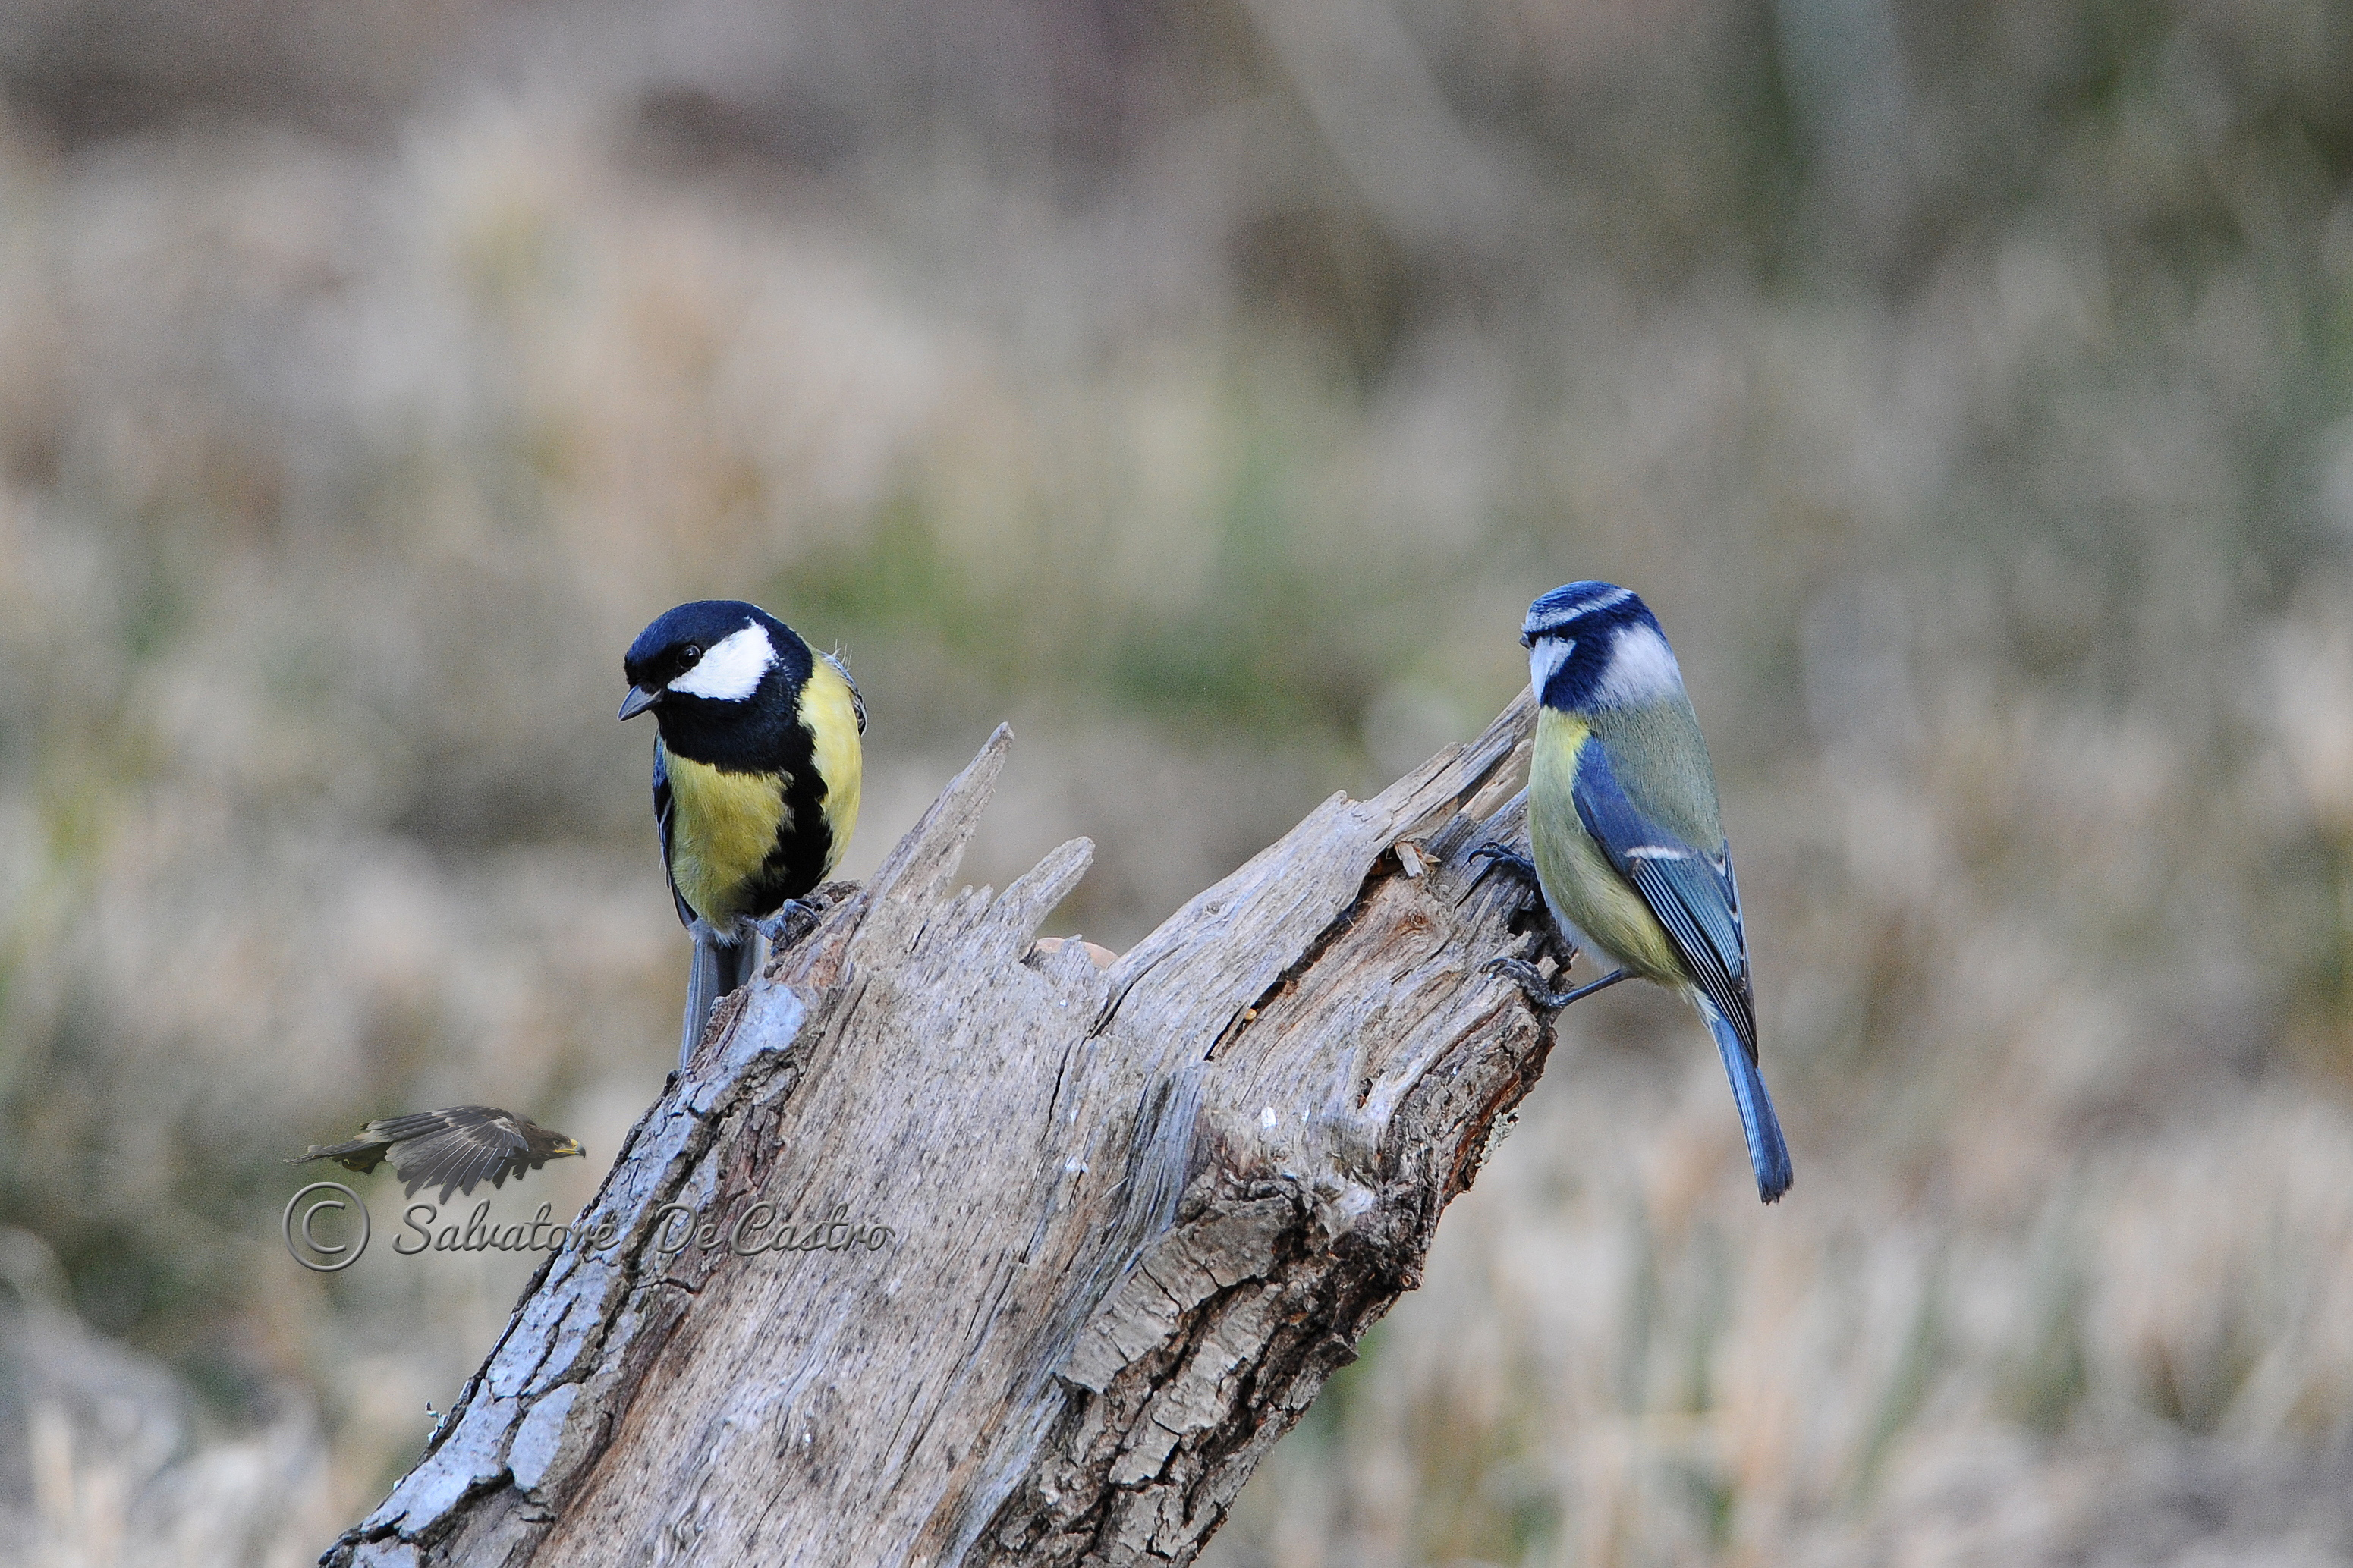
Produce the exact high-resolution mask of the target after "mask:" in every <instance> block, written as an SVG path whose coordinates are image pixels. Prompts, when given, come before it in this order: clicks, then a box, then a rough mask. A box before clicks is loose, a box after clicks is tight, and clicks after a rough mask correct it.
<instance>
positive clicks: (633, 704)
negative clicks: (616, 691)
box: [621, 686, 664, 719]
mask: <svg viewBox="0 0 2353 1568" xmlns="http://www.w3.org/2000/svg"><path fill="white" fill-rule="evenodd" d="M663 695H664V693H663V691H662V689H661V688H660V687H659V686H633V687H631V688H630V689H629V694H628V696H627V697H624V698H622V699H621V717H622V718H624V719H634V718H636V717H637V716H638V714H640V713H642V712H644V711H645V710H647V709H649V708H650V707H652V706H653V705H654V704H655V703H657V702H659V701H660V700H662V697H663Z"/></svg>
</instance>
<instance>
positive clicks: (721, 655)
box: [670, 621, 776, 702]
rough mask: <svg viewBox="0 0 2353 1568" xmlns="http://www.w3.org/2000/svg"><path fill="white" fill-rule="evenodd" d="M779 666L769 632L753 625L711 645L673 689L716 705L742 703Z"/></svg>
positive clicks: (755, 624)
mask: <svg viewBox="0 0 2353 1568" xmlns="http://www.w3.org/2000/svg"><path fill="white" fill-rule="evenodd" d="M775 664H776V645H775V644H774V643H772V642H770V641H769V640H768V633H767V629H766V628H765V627H764V626H761V625H760V623H759V622H757V621H754V622H753V623H752V624H751V625H750V626H745V627H744V629H743V630H742V631H740V632H733V633H730V634H729V635H728V636H726V637H722V638H721V639H720V640H719V641H717V642H715V643H713V644H712V645H711V647H710V648H709V649H708V650H707V651H706V652H705V653H704V654H703V656H702V660H701V661H700V662H699V663H697V664H696V665H695V667H694V668H692V669H690V670H688V671H687V672H686V673H685V674H684V675H681V676H680V677H679V678H678V679H676V680H673V681H671V682H670V689H671V690H672V691H677V692H682V693H684V694H685V695H686V696H689V697H708V698H710V699H711V700H712V701H714V702H741V701H743V700H744V699H745V698H746V697H749V696H751V695H752V693H753V692H754V691H756V690H758V689H759V686H760V678H761V677H762V676H764V675H765V674H767V673H768V670H769V669H770V668H771V667H773V666H774V665H775Z"/></svg>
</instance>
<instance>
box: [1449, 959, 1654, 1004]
mask: <svg viewBox="0 0 2353 1568" xmlns="http://www.w3.org/2000/svg"><path fill="white" fill-rule="evenodd" d="M1480 967H1481V968H1482V969H1483V970H1485V971H1486V972H1487V973H1490V974H1500V975H1502V976H1504V978H1505V979H1507V980H1509V981H1511V982H1512V983H1513V984H1515V985H1517V986H1518V987H1519V988H1520V991H1521V994H1523V995H1525V996H1526V997H1527V999H1528V1005H1529V1006H1530V1007H1532V1008H1534V1009H1535V1011H1537V1012H1538V1013H1541V1014H1543V1015H1545V1016H1546V1017H1550V1016H1552V1015H1553V1014H1555V1013H1557V1012H1559V1011H1560V1010H1561V1009H1562V1008H1564V1007H1566V1006H1567V1005H1569V1004H1570V1003H1572V1002H1575V1001H1577V1000H1580V999H1581V998H1583V997H1587V996H1590V995H1592V994H1594V993H1595V992H1596V991H1602V990H1607V989H1608V988H1609V987H1610V986H1612V985H1615V984H1618V983H1619V982H1620V980H1623V979H1625V978H1626V971H1624V970H1622V969H1613V970H1611V971H1610V972H1609V973H1607V974H1605V975H1603V976H1602V977H1601V978H1600V979H1599V980H1594V981H1588V982H1587V983H1586V984H1583V985H1579V986H1577V987H1576V988H1574V989H1573V990H1568V991H1556V990H1554V989H1553V988H1552V987H1551V986H1549V985H1547V984H1545V977H1544V975H1543V973H1541V972H1540V971H1539V970H1538V969H1537V968H1536V966H1535V964H1533V963H1529V962H1528V961H1527V960H1526V959H1524V958H1491V959H1489V960H1488V961H1487V962H1486V963H1483V964H1482V965H1481V966H1480Z"/></svg>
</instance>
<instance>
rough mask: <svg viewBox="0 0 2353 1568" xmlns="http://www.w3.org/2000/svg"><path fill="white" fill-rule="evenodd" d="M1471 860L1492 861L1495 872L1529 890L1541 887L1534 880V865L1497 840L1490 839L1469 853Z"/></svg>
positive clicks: (1540, 884) (1532, 861) (1516, 851)
mask: <svg viewBox="0 0 2353 1568" xmlns="http://www.w3.org/2000/svg"><path fill="white" fill-rule="evenodd" d="M1471 858H1472V859H1473V860H1493V862H1494V863H1495V868H1496V869H1497V870H1499V871H1502V872H1503V873H1504V874H1505V875H1506V876H1509V877H1510V878H1512V879H1514V881H1518V882H1522V883H1525V884H1526V885H1527V886H1528V887H1530V888H1540V887H1542V886H1543V884H1542V883H1541V882H1539V881H1538V880H1537V879H1536V863H1535V861H1534V860H1531V859H1529V858H1527V857H1526V856H1525V855H1523V854H1521V853H1520V852H1519V851H1518V850H1516V849H1514V848H1513V847H1511V846H1510V845H1508V844H1506V843H1504V841H1503V840H1501V839H1499V838H1490V839H1489V840H1487V842H1486V843H1484V844H1482V845H1481V846H1479V847H1478V848H1476V849H1473V850H1472V851H1471Z"/></svg>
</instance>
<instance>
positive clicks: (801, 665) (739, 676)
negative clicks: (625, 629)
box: [621, 599, 866, 1068]
mask: <svg viewBox="0 0 2353 1568" xmlns="http://www.w3.org/2000/svg"><path fill="white" fill-rule="evenodd" d="M621 671H622V673H623V675H625V676H626V677H627V678H628V682H629V686H630V691H629V695H628V697H627V698H626V699H624V700H622V703H621V717H622V718H624V719H633V718H635V717H637V716H638V714H640V713H643V712H645V711H646V710H649V709H651V710H653V715H654V722H655V724H656V725H658V726H659V729H660V731H661V733H660V735H659V737H658V738H657V739H656V740H655V742H654V825H655V827H656V828H657V830H658V831H659V834H660V836H661V850H662V866H663V868H664V870H665V871H666V872H667V873H668V875H669V878H670V900H671V901H672V902H673V903H675V904H676V905H677V906H678V918H679V919H680V920H681V921H683V922H684V923H685V926H686V929H687V931H689V932H691V934H692V936H693V938H694V967H693V970H692V972H691V975H690V977H689V980H688V984H687V993H686V1022H685V1026H684V1029H683V1031H682V1033H681V1036H680V1039H679V1047H678V1058H679V1066H680V1067H681V1068H684V1067H685V1066H686V1063H687V1058H690V1057H691V1056H692V1055H693V1054H694V1047H696V1046H697V1045H698V1044H700V1043H701V1042H702V1028H703V1025H704V1024H705V1023H706V1022H708V1021H709V1019H710V1017H711V1009H712V1007H713V1006H714V1005H717V1003H718V1001H719V998H721V997H722V996H724V995H725V994H727V993H729V992H730V991H733V990H734V989H735V988H736V987H737V986H739V985H741V984H744V982H745V981H746V980H749V979H750V978H751V976H752V969H753V963H754V959H755V957H756V956H757V951H758V948H757V944H756V943H755V942H754V941H753V940H752V939H753V937H754V935H760V936H765V937H766V938H767V939H768V941H769V942H771V943H772V944H779V945H780V944H782V943H783V942H786V941H787V940H789V938H790V936H791V934H792V932H793V929H794V926H795V925H796V924H797V922H798V921H802V920H804V919H806V918H807V910H805V909H804V908H803V907H802V906H801V905H800V904H799V902H798V901H797V900H799V899H800V897H801V895H802V894H804V893H807V891H809V889H812V888H815V887H816V886H817V885H818V883H820V882H822V881H824V880H825V879H826V878H827V877H828V876H829V875H831V874H832V871H833V868H835V867H836V866H838V865H839V864H840V863H841V855H842V851H843V850H845V849H847V848H848V847H849V833H850V829H851V828H853V827H855V826H857V823H858V790H859V777H860V763H861V748H860V736H861V735H863V734H864V733H865V731H866V704H865V701H864V700H862V699H861V698H860V696H859V695H858V688H857V686H856V685H855V684H853V683H852V682H851V680H850V679H849V670H848V669H847V668H844V666H843V665H842V663H841V661H840V660H839V659H837V658H834V657H833V656H831V655H830V654H819V653H814V652H812V651H811V650H810V648H809V645H808V644H807V643H806V642H804V641H802V640H801V638H800V636H799V635H798V634H797V633H796V632H795V631H794V630H793V629H792V627H790V626H786V625H785V623H784V622H782V621H780V620H778V619H776V616H772V615H770V614H768V612H767V611H765V610H763V609H761V608H759V607H758V606H757V605H746V604H743V603H740V602H738V601H736V600H733V599H703V600H698V601H696V602H695V603H693V604H691V605H679V606H678V608H676V609H674V610H671V611H670V612H668V613H667V614H665V615H663V616H661V617H660V618H659V619H658V620H656V621H655V622H654V623H653V625H651V626H648V627H647V628H646V629H645V630H644V631H642V632H639V633H638V640H637V641H635V642H633V643H631V644H630V645H629V652H628V657H627V658H624V659H623V660H622V661H621Z"/></svg>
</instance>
